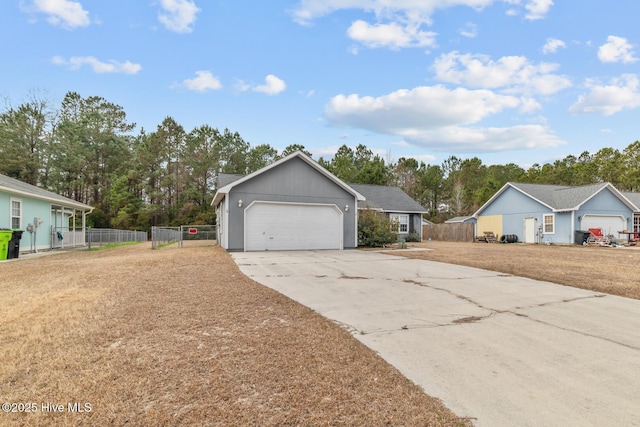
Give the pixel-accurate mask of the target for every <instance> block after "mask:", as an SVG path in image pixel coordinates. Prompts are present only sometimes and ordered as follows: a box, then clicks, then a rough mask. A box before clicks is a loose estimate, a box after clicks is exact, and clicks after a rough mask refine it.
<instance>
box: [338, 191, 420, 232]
mask: <svg viewBox="0 0 640 427" xmlns="http://www.w3.org/2000/svg"><path fill="white" fill-rule="evenodd" d="M349 185H350V186H351V187H352V188H354V189H355V190H356V191H357V192H358V193H360V194H362V195H363V196H364V197H365V199H366V200H361V201H360V202H358V209H374V210H378V211H381V212H384V213H385V214H386V215H387V216H388V217H389V218H390V219H391V220H394V221H396V222H397V223H398V230H397V232H398V240H401V239H406V238H407V236H409V234H411V233H415V234H416V235H417V236H418V238H419V239H420V240H422V214H425V213H427V210H426V209H425V208H423V207H422V206H420V204H418V202H416V201H415V200H413V199H412V198H411V197H409V195H408V194H407V193H405V192H404V191H402V190H401V189H400V188H398V187H386V186H383V185H370V184H349Z"/></svg>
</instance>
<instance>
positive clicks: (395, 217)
mask: <svg viewBox="0 0 640 427" xmlns="http://www.w3.org/2000/svg"><path fill="white" fill-rule="evenodd" d="M389 218H390V219H391V221H398V229H397V230H396V232H398V233H399V234H409V215H408V214H391V215H389ZM401 218H406V221H405V222H403V221H402V220H401ZM403 224H406V226H407V231H401V230H400V228H401V227H402V225H403Z"/></svg>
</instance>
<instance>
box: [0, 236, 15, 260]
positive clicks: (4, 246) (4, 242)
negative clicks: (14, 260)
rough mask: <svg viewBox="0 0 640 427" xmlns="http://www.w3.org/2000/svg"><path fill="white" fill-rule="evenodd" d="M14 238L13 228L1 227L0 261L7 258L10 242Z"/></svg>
mask: <svg viewBox="0 0 640 427" xmlns="http://www.w3.org/2000/svg"><path fill="white" fill-rule="evenodd" d="M12 238H13V230H7V229H4V228H2V229H0V261H3V260H5V259H7V255H8V254H9V242H10V241H11V239H12Z"/></svg>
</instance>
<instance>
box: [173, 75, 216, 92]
mask: <svg viewBox="0 0 640 427" xmlns="http://www.w3.org/2000/svg"><path fill="white" fill-rule="evenodd" d="M182 84H183V85H184V87H186V88H187V89H189V90H194V91H196V92H206V91H209V90H217V89H221V88H222V84H221V83H220V80H218V79H217V78H216V77H214V76H213V75H212V74H211V73H210V72H209V71H196V77H194V78H192V79H186V80H185V81H183V82H182Z"/></svg>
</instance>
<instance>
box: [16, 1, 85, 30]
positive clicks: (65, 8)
mask: <svg viewBox="0 0 640 427" xmlns="http://www.w3.org/2000/svg"><path fill="white" fill-rule="evenodd" d="M21 8H22V9H23V10H24V11H27V12H35V13H43V14H45V15H47V22H49V23H50V24H51V25H54V26H57V27H62V28H65V29H68V30H72V29H74V28H77V27H87V26H89V24H90V23H91V20H90V19H89V12H87V11H86V10H84V8H83V7H82V4H80V2H77V1H72V0H33V1H32V2H30V3H24V2H21Z"/></svg>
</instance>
